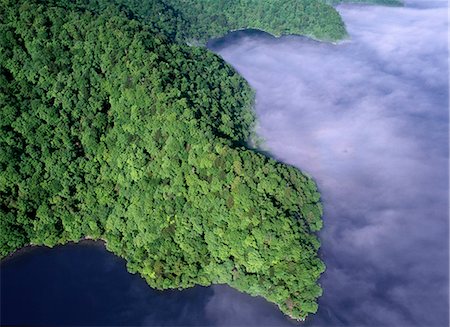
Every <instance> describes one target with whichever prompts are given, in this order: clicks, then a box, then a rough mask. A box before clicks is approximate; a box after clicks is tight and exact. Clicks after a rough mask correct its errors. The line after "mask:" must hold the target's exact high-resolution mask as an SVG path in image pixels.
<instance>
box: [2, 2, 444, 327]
mask: <svg viewBox="0 0 450 327" xmlns="http://www.w3.org/2000/svg"><path fill="white" fill-rule="evenodd" d="M338 9H339V11H340V12H341V14H342V16H343V18H344V21H345V22H346V25H347V28H348V30H349V33H350V35H351V39H350V40H347V41H345V42H342V43H340V44H338V45H332V44H326V43H320V42H316V41H312V40H309V39H307V38H303V37H298V36H288V37H282V38H273V37H271V36H270V35H268V34H265V33H262V32H258V31H241V32H235V33H231V34H229V35H228V36H226V37H224V38H221V39H218V40H213V41H211V42H210V43H209V48H210V49H211V50H213V51H214V52H216V53H218V54H219V55H221V56H222V57H223V58H224V59H225V60H226V61H227V62H229V63H230V64H231V65H233V66H234V67H235V69H236V70H237V71H239V72H240V73H241V74H242V75H243V76H244V77H245V78H246V79H247V80H248V82H249V83H250V84H251V85H252V87H253V88H254V89H255V90H256V113H257V123H258V126H257V132H258V135H259V136H261V137H262V138H263V139H264V143H263V148H264V149H265V150H267V151H268V152H269V153H271V155H272V156H274V157H275V158H277V159H278V160H281V161H283V162H286V163H289V164H292V165H294V166H296V167H298V168H300V169H302V170H304V171H306V172H308V173H309V174H310V175H312V176H313V177H314V178H315V179H316V180H317V182H318V185H319V188H320V191H321V192H322V194H323V202H324V211H325V214H324V226H325V227H324V229H323V231H321V233H320V238H321V241H322V249H321V256H322V258H323V260H324V261H325V263H326V265H327V271H326V272H325V273H324V275H323V277H322V278H321V280H320V283H321V284H322V287H323V289H324V295H323V296H322V297H321V298H320V301H319V311H318V313H317V314H316V315H314V316H311V317H310V318H309V319H308V320H307V321H306V323H305V324H303V325H306V326H396V327H397V326H448V305H449V302H448V265H449V261H448V245H449V243H448V239H449V222H448V218H449V214H448V213H449V212H448V204H449V203H448V201H449V200H448V198H449V173H448V163H449V159H448V158H449V153H448V152H449V141H448V127H449V124H448V118H449V112H448V105H449V102H448V96H449V91H448V90H449V83H448V61H447V60H448V16H447V3H446V2H445V1H407V5H406V7H404V8H389V7H375V6H355V5H353V6H350V5H346V6H339V7H338ZM0 272H1V287H2V292H1V312H2V316H1V319H2V320H1V323H2V324H3V325H5V324H32V323H34V324H45V325H112V324H115V325H165V326H173V325H191V326H192V325H214V326H230V325H234V326H236V325H242V326H249V325H253V326H262V325H272V326H275V325H276V326H292V325H299V324H298V323H296V322H293V321H291V320H289V319H288V318H286V317H284V316H283V315H282V314H281V313H280V312H279V311H278V309H277V308H276V306H274V305H272V304H270V303H267V302H266V301H265V300H263V299H261V298H252V297H250V296H247V295H245V294H241V293H239V292H237V291H234V290H232V289H231V288H229V287H226V286H220V285H219V286H213V287H209V288H203V287H195V288H192V289H188V290H185V291H164V292H159V291H155V290H152V289H150V288H149V287H148V286H147V285H146V284H145V282H144V281H143V280H142V279H141V278H139V277H138V276H136V275H131V274H129V273H127V271H126V269H125V263H124V262H123V260H121V259H120V258H117V257H115V256H114V255H112V254H110V253H108V252H107V251H106V250H105V249H104V247H103V246H102V244H101V243H95V242H84V243H81V244H78V245H74V244H70V245H67V246H62V247H57V248H54V249H46V248H35V249H26V250H24V251H22V252H21V253H20V254H18V255H16V256H14V257H12V258H10V259H7V260H4V261H3V262H2V263H1V268H0Z"/></svg>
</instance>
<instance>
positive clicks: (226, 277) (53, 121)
mask: <svg viewBox="0 0 450 327" xmlns="http://www.w3.org/2000/svg"><path fill="white" fill-rule="evenodd" d="M0 19H1V22H0V29H1V30H0V38H1V45H0V47H1V48H0V89H1V91H0V102H1V111H0V128H1V133H0V216H1V220H0V228H1V233H0V254H1V256H2V257H4V256H6V255H8V254H10V253H12V252H14V251H15V250H17V249H19V248H21V247H23V246H25V245H28V244H33V245H45V246H50V247H51V246H55V245H57V244H64V243H66V242H68V241H78V240H80V239H83V238H93V239H103V240H105V241H106V246H107V248H108V250H110V251H112V252H113V253H115V254H116V255H118V256H121V257H123V258H124V259H125V260H126V261H127V267H128V270H129V271H130V272H132V273H136V272H137V273H139V274H140V275H141V276H142V277H143V278H144V279H145V280H146V281H147V283H148V284H149V285H150V286H151V287H154V288H156V289H168V288H177V289H182V288H187V287H192V286H194V285H204V286H207V285H211V284H212V283H226V284H229V285H230V286H232V287H234V288H236V289H238V290H240V291H243V292H246V293H248V294H251V295H260V296H263V297H265V298H266V299H267V300H269V301H272V302H274V303H276V304H277V305H278V306H279V307H280V309H281V310H282V311H283V312H285V313H286V314H288V315H289V316H291V317H293V318H296V319H304V318H305V317H306V316H307V315H308V314H309V313H313V312H316V310H317V303H316V299H317V298H318V297H319V296H320V295H321V293H322V289H321V288H320V286H319V285H318V283H317V280H318V278H319V276H320V274H321V273H322V272H323V271H324V269H325V266H324V264H323V263H322V261H321V260H320V259H319V258H318V256H317V251H318V249H319V246H320V243H319V241H318V239H317V237H316V236H315V235H314V232H316V231H318V230H320V228H321V227H322V220H321V215H322V207H321V204H320V195H319V193H318V191H317V188H316V184H315V183H314V181H313V180H312V179H311V178H310V177H309V176H307V175H306V174H304V173H302V172H300V171H299V170H297V169H295V168H293V167H290V166H288V165H285V164H282V163H279V162H276V161H275V160H273V159H271V158H268V157H266V156H264V155H262V154H260V153H258V152H256V151H254V150H252V149H251V148H249V146H248V145H247V144H248V140H249V138H251V136H252V131H253V125H254V119H255V117H254V113H253V101H254V94H253V91H252V90H251V89H250V87H249V86H248V84H247V83H246V81H245V80H244V79H243V78H241V77H240V76H239V75H238V74H237V73H236V72H235V71H234V70H233V69H232V68H231V67H230V66H229V65H228V64H226V63H225V62H224V61H223V60H222V59H221V58H219V57H218V56H216V55H214V54H213V53H211V52H209V51H208V50H207V49H205V48H203V47H197V46H192V44H204V43H205V42H206V40H207V39H208V38H210V37H214V36H220V35H224V34H225V33H226V32H227V31H230V30H234V29H241V28H248V27H252V28H259V29H262V30H266V31H268V32H269V33H272V34H274V35H282V34H288V33H289V34H290V33H295V34H305V35H309V36H312V37H315V38H319V39H323V40H339V39H341V38H343V37H345V36H346V32H345V27H344V24H343V23H342V20H341V18H340V17H339V15H338V13H337V12H336V11H335V10H334V9H333V8H332V7H331V6H329V5H327V4H325V3H324V2H322V1H319V0H302V1H298V0H286V1H281V0H270V1H268V0H265V1H256V0H240V1H238V0H229V1H212V0H209V1H208V0H164V1H162V0H146V1H143V0H139V1H138V0H116V1H113V0H92V1H89V0H1V7H0ZM189 44H190V45H191V46H190V45H189Z"/></svg>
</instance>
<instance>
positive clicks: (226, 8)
mask: <svg viewBox="0 0 450 327" xmlns="http://www.w3.org/2000/svg"><path fill="white" fill-rule="evenodd" d="M166 1H167V2H168V3H170V4H171V5H172V6H173V7H174V8H177V9H178V10H179V11H180V12H181V14H182V15H183V17H185V18H186V20H187V21H189V22H193V23H194V24H193V28H192V29H191V30H190V33H189V37H190V39H194V40H200V41H201V42H205V41H207V40H208V39H210V38H211V37H217V36H222V35H224V34H226V33H227V32H228V31H233V30H239V29H245V28H253V29H260V30H264V31H266V32H268V33H270V34H273V35H275V36H280V35H286V34H302V35H307V36H310V37H313V38H316V39H321V40H328V41H336V40H340V39H342V38H344V37H345V36H346V31H345V26H344V23H343V21H342V19H341V17H340V16H339V14H338V13H337V11H336V10H335V9H334V8H333V7H331V6H329V5H327V4H325V3H323V2H322V1H321V0H300V1H299V0H264V1H261V0H227V1H216V0H166Z"/></svg>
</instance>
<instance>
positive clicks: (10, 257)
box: [0, 236, 106, 265]
mask: <svg viewBox="0 0 450 327" xmlns="http://www.w3.org/2000/svg"><path fill="white" fill-rule="evenodd" d="M99 243H101V244H102V246H104V247H105V249H106V240H105V239H103V238H98V239H95V238H93V237H91V236H86V237H83V238H81V239H80V240H78V241H68V242H66V243H61V244H56V245H54V246H46V245H41V244H33V243H28V244H26V245H24V246H23V247H21V248H20V249H17V250H15V251H13V252H11V253H9V254H8V255H6V256H5V257H4V258H2V259H0V265H2V264H4V263H5V262H7V261H10V260H14V259H15V258H17V257H19V256H22V255H25V254H27V253H30V252H32V251H34V250H36V249H38V248H46V249H54V248H56V247H59V246H67V245H84V244H85V245H89V244H90V245H94V244H99Z"/></svg>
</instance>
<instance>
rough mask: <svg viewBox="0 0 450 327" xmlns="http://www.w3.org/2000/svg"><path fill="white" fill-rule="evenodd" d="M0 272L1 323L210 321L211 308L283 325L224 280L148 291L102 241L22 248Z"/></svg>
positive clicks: (239, 320) (250, 321) (263, 304)
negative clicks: (205, 285)
mask: <svg viewBox="0 0 450 327" xmlns="http://www.w3.org/2000/svg"><path fill="white" fill-rule="evenodd" d="M0 272H1V275H0V276H1V320H0V323H1V325H54V326H60V325H89V326H99V325H105V326H106V325H108V326H111V325H122V326H142V325H151V326H155V325H156V326H198V325H201V326H206V325H208V326H210V325H215V324H216V323H217V318H218V317H217V315H216V312H217V311H219V312H220V314H221V316H220V319H231V320H230V321H232V322H233V324H240V325H242V326H244V325H257V324H259V323H261V324H262V325H264V324H270V325H279V324H280V323H285V322H288V323H289V321H288V320H287V318H286V317H285V316H284V315H282V314H281V313H280V312H279V311H278V310H277V309H276V307H275V306H274V305H272V304H270V303H268V302H267V301H265V300H264V299H262V298H252V297H249V296H247V295H244V294H242V293H239V292H237V291H235V290H233V289H231V288H229V287H227V286H223V285H216V286H214V287H209V288H206V287H195V288H191V289H187V290H183V291H177V290H169V291H164V292H161V291H156V290H153V289H151V288H150V287H149V286H148V285H147V284H146V283H145V281H144V280H143V279H141V278H140V277H139V276H137V275H132V274H130V273H128V272H127V270H126V267H125V261H124V260H122V259H120V258H118V257H116V256H114V255H113V254H111V253H109V252H108V251H106V249H105V247H104V245H103V243H102V242H93V241H87V242H82V243H79V244H69V245H65V246H59V247H56V248H54V249H48V248H44V247H36V248H33V249H30V248H27V249H25V250H24V251H21V252H19V253H18V254H17V255H15V256H14V257H12V258H8V259H6V260H4V261H3V262H2V263H1V265H0ZM217 293H219V294H221V295H220V296H218V297H217V296H215V295H216V294H217ZM225 299H226V301H222V300H225ZM230 299H233V300H234V302H235V305H233V304H231V305H230V303H229V302H228V301H229V300H230ZM256 311H257V312H258V314H257V315H256ZM244 312H245V313H246V314H243V313H244ZM255 316H257V319H254V317H255ZM227 317H228V318H227Z"/></svg>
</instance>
